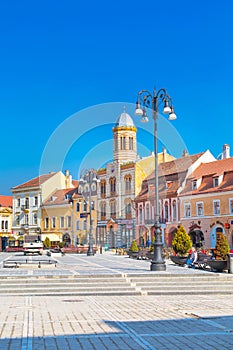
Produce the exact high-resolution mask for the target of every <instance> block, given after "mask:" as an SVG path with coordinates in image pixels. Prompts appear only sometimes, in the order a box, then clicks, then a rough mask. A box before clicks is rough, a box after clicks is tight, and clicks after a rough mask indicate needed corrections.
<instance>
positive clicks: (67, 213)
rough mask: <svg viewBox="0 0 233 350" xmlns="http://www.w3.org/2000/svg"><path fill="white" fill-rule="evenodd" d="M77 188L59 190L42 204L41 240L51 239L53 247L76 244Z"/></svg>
mask: <svg viewBox="0 0 233 350" xmlns="http://www.w3.org/2000/svg"><path fill="white" fill-rule="evenodd" d="M75 191H76V188H72V189H70V188H69V189H65V190H63V189H62V190H57V191H55V192H53V193H52V194H51V195H50V197H49V198H48V199H47V200H45V201H44V202H43V204H42V222H41V239H42V241H45V240H46V238H48V239H49V241H50V243H51V246H52V247H54V246H57V245H58V244H59V243H60V242H64V244H65V245H70V244H72V243H73V242H74V227H73V202H72V196H73V194H74V193H75Z"/></svg>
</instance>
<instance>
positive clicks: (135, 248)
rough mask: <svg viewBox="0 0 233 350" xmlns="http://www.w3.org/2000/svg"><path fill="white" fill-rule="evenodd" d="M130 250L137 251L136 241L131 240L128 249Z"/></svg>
mask: <svg viewBox="0 0 233 350" xmlns="http://www.w3.org/2000/svg"><path fill="white" fill-rule="evenodd" d="M129 250H130V251H131V252H138V245H137V242H136V241H132V243H131V247H130V249H129Z"/></svg>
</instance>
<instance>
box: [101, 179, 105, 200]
mask: <svg viewBox="0 0 233 350" xmlns="http://www.w3.org/2000/svg"><path fill="white" fill-rule="evenodd" d="M100 194H101V198H105V197H106V181H105V180H101V181H100Z"/></svg>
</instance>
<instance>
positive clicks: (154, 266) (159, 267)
mask: <svg viewBox="0 0 233 350" xmlns="http://www.w3.org/2000/svg"><path fill="white" fill-rule="evenodd" d="M150 270H151V271H166V265H165V262H161V263H158V262H154V261H153V260H152V261H151V265H150Z"/></svg>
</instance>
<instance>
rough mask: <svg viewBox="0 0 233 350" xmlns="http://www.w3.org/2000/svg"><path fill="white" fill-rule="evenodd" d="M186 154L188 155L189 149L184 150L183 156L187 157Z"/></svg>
mask: <svg viewBox="0 0 233 350" xmlns="http://www.w3.org/2000/svg"><path fill="white" fill-rule="evenodd" d="M186 156H188V151H187V149H184V150H183V154H182V157H186Z"/></svg>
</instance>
